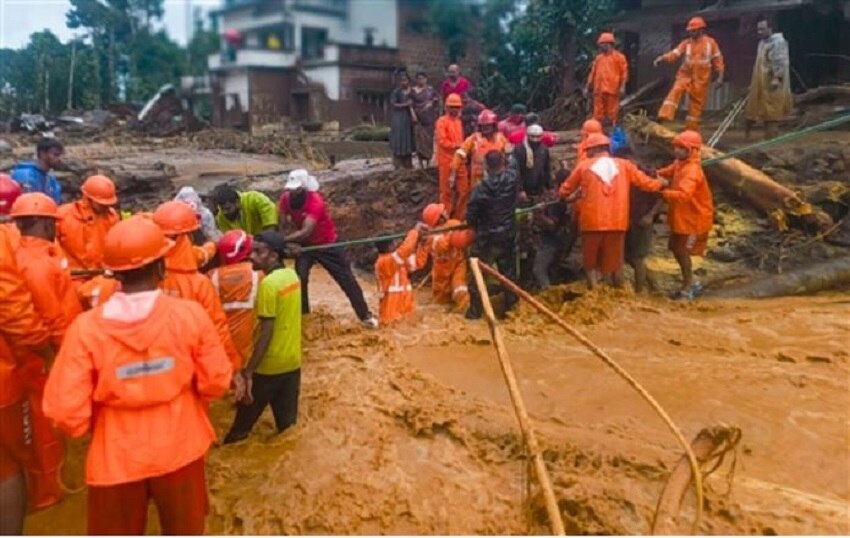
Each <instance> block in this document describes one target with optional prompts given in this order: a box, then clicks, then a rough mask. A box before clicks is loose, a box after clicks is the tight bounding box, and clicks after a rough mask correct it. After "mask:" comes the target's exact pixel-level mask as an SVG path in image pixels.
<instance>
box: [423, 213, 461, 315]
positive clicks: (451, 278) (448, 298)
mask: <svg viewBox="0 0 850 538" xmlns="http://www.w3.org/2000/svg"><path fill="white" fill-rule="evenodd" d="M460 224H462V223H461V222H460V221H459V220H455V219H449V220H448V221H446V223H445V224H444V225H443V226H446V227H453V226H458V225H460ZM450 234H451V232H443V233H435V234H433V235H430V236H428V237H427V238H426V239H425V243H423V244H422V246H420V247H419V250H418V251H417V252H416V268H417V269H422V268H424V267H425V265H426V264H427V263H428V257H429V256H430V257H431V291H432V292H433V294H434V300H435V301H436V302H437V303H438V304H447V303H450V302H454V304H455V306H457V307H458V308H463V307H466V306H468V304H469V288H467V285H466V252H464V251H463V250H462V249H459V248H455V247H453V246H452V245H451V243H450V242H449V235H450Z"/></svg>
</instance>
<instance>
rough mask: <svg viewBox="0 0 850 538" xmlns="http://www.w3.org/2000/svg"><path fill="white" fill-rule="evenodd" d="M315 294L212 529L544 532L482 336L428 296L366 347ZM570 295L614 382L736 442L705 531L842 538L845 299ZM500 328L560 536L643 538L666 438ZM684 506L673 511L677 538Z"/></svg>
mask: <svg viewBox="0 0 850 538" xmlns="http://www.w3.org/2000/svg"><path fill="white" fill-rule="evenodd" d="M313 282H315V284H313V285H311V293H313V294H314V296H313V301H314V304H315V305H316V311H315V312H314V313H313V314H312V315H311V316H309V317H308V318H307V321H306V323H305V328H304V334H305V343H304V349H305V357H304V375H303V383H304V385H303V389H302V401H301V406H302V407H301V413H300V417H299V423H298V425H297V426H296V427H295V428H293V429H292V430H290V431H288V432H286V433H284V434H283V435H274V434H273V426H272V424H273V423H272V420H271V417H270V416H269V415H268V414H267V415H266V416H264V417H263V419H262V420H261V422H260V423H259V424H258V426H257V427H256V428H255V431H254V433H253V435H252V436H251V438H250V439H249V440H248V441H246V442H243V443H239V444H236V445H233V446H227V447H221V448H214V449H213V450H212V451H211V452H210V456H209V459H208V483H209V490H210V506H211V510H210V515H209V518H208V532H210V533H216V534H242V533H263V534H267V533H271V534H275V533H298V534H326V533H333V534H400V533H401V534H406V533H410V534H434V533H437V534H470V533H486V534H492V533H498V534H523V533H528V532H532V533H545V532H547V531H548V528H547V523H546V516H545V510H544V508H543V503H542V500H541V499H540V496H539V494H538V492H537V489H536V488H534V487H532V488H531V491H530V495H528V496H527V494H526V492H527V480H528V474H527V460H526V458H525V454H524V450H523V448H522V441H521V438H520V435H519V432H518V428H517V425H516V422H515V419H514V416H513V413H512V411H511V408H510V405H509V399H508V395H507V390H506V389H505V386H504V382H503V381H502V375H501V372H500V370H499V367H498V363H497V361H496V358H495V355H494V352H493V349H492V346H491V344H490V337H489V333H488V331H487V328H486V325H485V324H484V323H483V322H467V321H465V320H463V319H462V317H461V316H459V315H458V314H445V313H444V311H443V309H442V307H439V306H436V305H433V304H430V301H429V300H428V294H427V292H424V291H423V292H422V293H421V294H420V295H419V310H418V312H417V314H416V316H415V318H414V319H413V320H412V321H411V322H409V323H406V324H403V325H399V326H396V327H391V328H385V329H382V330H380V331H377V332H371V331H366V330H364V329H361V328H360V327H359V326H357V325H356V323H355V319H354V315H353V313H352V312H351V310H350V307H349V306H348V304H347V302H346V301H345V298H344V296H343V295H342V293H341V292H340V291H339V290H338V289H337V288H336V287H335V286H334V284H333V283H332V282H331V281H330V280H329V279H328V278H327V275H325V274H324V273H322V272H321V271H319V270H316V271H314V275H313ZM364 285H365V286H366V292H367V296H368V298H369V300H370V301H371V302H372V304H374V302H375V297H374V294H373V293H372V288H371V286H370V285H368V284H366V283H365V279H364ZM562 296H564V294H559V293H551V294H549V295H547V296H544V300H546V301H547V302H549V303H550V304H553V303H554V302H556V298H557V297H562ZM570 296H571V297H574V298H575V299H574V300H572V301H570V302H568V303H564V304H562V305H554V306H560V312H561V315H562V316H564V317H565V319H567V320H570V321H572V322H574V323H576V325H577V326H578V327H579V328H580V329H581V330H583V331H585V332H586V334H587V335H588V336H589V337H591V338H592V339H593V340H594V341H595V342H597V343H598V344H599V345H601V346H602V347H603V348H604V349H605V350H606V351H608V352H609V353H610V354H611V356H612V357H614V358H615V360H618V361H619V362H620V363H621V364H622V365H623V366H624V367H625V368H626V369H627V370H628V371H629V372H631V373H632V374H633V375H634V376H635V377H636V378H637V379H638V381H639V382H641V383H642V384H643V385H644V386H645V387H646V388H647V389H648V390H649V391H650V392H651V393H652V394H653V395H654V396H655V397H656V398H657V399H658V401H659V402H660V403H661V404H662V405H663V406H664V407H665V409H666V410H667V411H668V412H669V413H670V414H671V416H672V417H673V419H674V420H675V421H676V422H677V423H678V425H679V426H680V427H681V428H682V430H683V432H684V433H685V436H686V437H688V438H692V437H693V436H694V435H696V433H697V432H698V431H699V430H700V429H701V428H703V427H706V426H711V425H716V424H728V425H735V426H738V427H740V428H741V429H742V431H743V440H742V444H741V447H740V452H739V454H738V460H737V465H736V469H735V473H734V475H733V478H732V490H731V494H730V495H727V494H726V491H727V487H728V483H727V473H728V471H729V467H730V462H729V461H727V462H726V464H724V466H723V467H721V469H720V470H718V471H717V472H716V473H714V474H713V475H711V476H710V477H709V478H708V479H707V480H706V485H707V494H706V502H707V506H706V514H705V519H704V522H703V525H702V527H701V529H700V531H701V532H703V533H709V534H771V533H780V534H847V533H848V532H850V525H848V518H850V514H848V499H850V487H849V486H848V484H850V469H849V468H848V466H850V464H849V463H848V462H849V461H850V436H849V435H848V423H850V405H848V404H850V381H848V347H850V346H848V343H850V321H848V320H850V315H848V314H850V308H848V303H847V296H846V295H845V296H841V295H828V296H823V297H817V298H787V299H774V300H766V301H724V302H719V301H716V302H708V301H706V302H703V303H697V304H695V305H681V304H676V303H671V302H668V301H665V300H652V299H643V298H635V297H633V296H631V295H629V294H628V293H614V292H610V291H602V292H600V293H598V294H595V295H583V294H582V293H581V292H577V293H575V294H573V295H570ZM503 330H504V332H505V336H506V341H507V345H508V350H509V352H510V354H511V357H512V360H513V363H514V368H515V370H516V373H517V376H518V378H519V380H520V388H521V390H522V393H523V395H524V397H525V399H526V404H527V407H528V409H529V412H530V414H531V416H532V421H533V424H534V427H535V429H536V430H537V431H538V436H539V437H540V440H541V444H542V446H543V448H544V450H545V459H546V462H547V466H548V468H549V471H550V473H551V474H552V478H553V482H554V485H555V490H556V496H557V498H558V500H559V505H560V508H561V512H562V515H563V517H564V520H565V523H566V527H567V531H568V532H570V533H580V534H583V533H625V534H643V533H646V532H648V529H649V521H650V519H651V517H652V511H653V508H654V505H655V501H656V500H657V498H658V495H659V494H660V491H661V488H662V487H663V484H664V480H665V479H666V477H667V475H668V474H669V472H670V470H671V469H672V468H673V466H674V465H675V463H676V461H677V460H678V458H679V456H680V451H679V449H678V447H677V446H676V444H675V442H674V441H673V439H672V438H671V436H670V434H669V433H668V432H667V430H666V429H665V427H664V425H663V424H662V423H661V422H660V421H659V420H658V419H657V417H656V416H655V415H654V414H653V413H652V412H651V411H650V410H649V408H648V406H647V405H646V404H645V403H644V402H643V401H642V400H640V399H639V398H638V397H637V395H636V394H635V393H634V391H633V390H631V389H630V388H629V387H628V386H626V384H625V383H624V382H623V381H622V380H621V379H619V378H618V377H616V376H615V375H614V374H613V373H612V372H611V371H609V370H608V369H607V368H606V367H605V366H604V365H602V364H601V363H600V362H599V361H598V360H597V359H595V358H594V357H592V356H591V355H590V354H589V353H588V352H587V351H585V350H584V349H583V348H581V347H580V346H578V345H577V344H576V342H575V341H573V340H572V339H570V338H569V337H568V336H566V335H564V334H562V333H560V332H559V331H558V330H557V329H556V328H555V327H554V326H552V325H550V324H547V323H545V322H544V321H543V320H542V318H540V317H538V316H537V315H536V314H534V313H532V312H531V311H529V310H527V309H526V308H525V307H523V308H522V309H521V310H520V311H519V312H518V313H517V314H515V315H513V316H512V317H511V318H510V319H509V320H507V321H506V322H505V323H504V324H503ZM212 417H213V421H214V424H215V426H216V429H217V431H219V432H220V433H222V432H224V431H225V430H226V428H227V426H228V425H229V421H230V420H231V418H232V408H231V405H230V404H229V403H227V402H224V401H222V402H219V403H218V404H216V405H215V406H214V407H213V411H212ZM82 448H83V447H82V445H81V444H80V443H76V444H75V445H74V450H73V451H72V452H73V453H72V456H71V461H70V462H69V464H68V466H67V467H68V468H67V469H66V472H65V475H66V480H67V481H68V482H69V483H70V484H71V485H74V484H78V483H79V477H80V472H81V464H80V461H81V456H82ZM692 507H693V499H692V495H690V494H688V495H687V496H686V497H685V502H684V508H683V510H682V513H681V516H680V519H679V520H678V524H679V532H681V533H687V531H688V527H689V524H690V521H691V518H692V517H693V508H692ZM85 510H86V503H85V494H84V493H80V494H77V495H72V496H69V498H67V499H66V500H65V501H64V502H63V503H62V504H60V505H59V506H56V507H54V508H51V509H48V510H45V511H43V512H40V513H37V514H35V515H33V516H31V517H30V518H29V519H28V521H27V529H26V530H27V532H28V533H38V534H81V533H83V532H84V531H85ZM151 515H152V516H153V515H155V510H154V509H153V508H152V509H151ZM154 519H155V518H151V521H152V523H151V524H150V525H149V529H148V531H149V532H156V531H157V530H158V527H157V525H156V523H155V521H154Z"/></svg>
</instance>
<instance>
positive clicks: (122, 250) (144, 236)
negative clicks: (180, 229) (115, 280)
mask: <svg viewBox="0 0 850 538" xmlns="http://www.w3.org/2000/svg"><path fill="white" fill-rule="evenodd" d="M173 246H174V241H171V240H169V239H168V238H166V237H165V234H164V233H163V232H162V230H161V229H160V227H159V226H157V225H156V224H154V223H153V222H152V221H151V220H150V219H146V218H144V217H140V216H138V215H134V216H132V217H130V218H129V219H127V220H122V221H120V222H118V223H117V224H116V225H115V226H113V227H112V228H110V229H109V231H108V232H107V233H106V239H104V242H103V265H104V267H105V268H106V269H109V270H110V271H130V270H132V269H138V268H140V267H144V266H145V265H147V264H149V263H151V262H154V261H156V260H158V259H160V258H162V257H163V256H165V255H166V254H168V251H169V250H171V247H173Z"/></svg>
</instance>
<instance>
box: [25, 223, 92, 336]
mask: <svg viewBox="0 0 850 538" xmlns="http://www.w3.org/2000/svg"><path fill="white" fill-rule="evenodd" d="M17 261H18V267H19V268H20V271H21V274H22V275H23V277H24V279H25V280H26V283H27V286H28V287H29V290H30V294H31V295H32V298H33V303H34V305H35V309H36V311H37V312H38V314H39V315H40V316H41V318H42V320H43V321H44V323H45V324H46V325H47V327H48V328H49V330H50V335H51V337H52V338H53V343H54V344H55V345H56V347H57V348H58V347H59V345H60V344H61V343H62V337H64V336H65V330H66V329H67V328H68V326H69V325H70V324H71V322H72V321H74V318H76V317H77V315H78V314H80V312H82V310H83V309H82V307H81V305H80V301H79V299H77V293H76V291H75V290H74V284H73V282H72V281H71V273H70V272H69V271H68V269H67V267H68V260H66V259H65V254H64V253H63V252H62V249H61V248H60V247H59V245H57V244H56V243H53V242H50V241H46V240H44V239H41V238H39V237H30V236H24V237H21V244H20V248H18V252H17Z"/></svg>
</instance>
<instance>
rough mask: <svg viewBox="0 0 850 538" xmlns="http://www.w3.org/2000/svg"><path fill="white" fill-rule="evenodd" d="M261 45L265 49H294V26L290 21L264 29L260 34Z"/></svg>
mask: <svg viewBox="0 0 850 538" xmlns="http://www.w3.org/2000/svg"><path fill="white" fill-rule="evenodd" d="M261 46H262V48H264V49H267V50H282V51H286V52H292V51H294V50H295V28H294V27H293V26H292V24H291V23H284V24H281V25H278V26H275V27H272V28H269V29H268V30H265V31H264V32H263V34H262V45H261Z"/></svg>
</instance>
